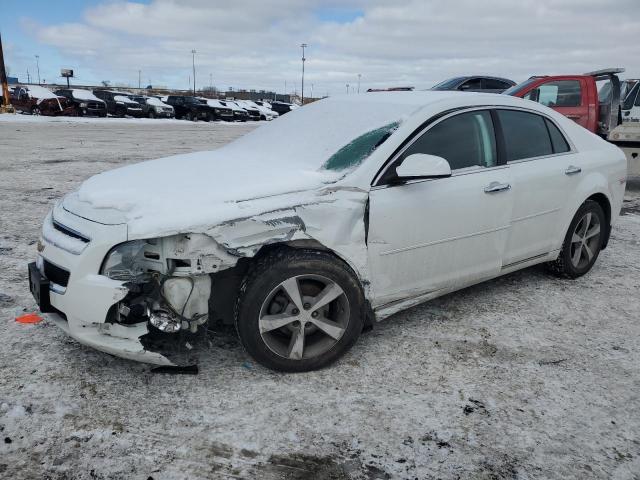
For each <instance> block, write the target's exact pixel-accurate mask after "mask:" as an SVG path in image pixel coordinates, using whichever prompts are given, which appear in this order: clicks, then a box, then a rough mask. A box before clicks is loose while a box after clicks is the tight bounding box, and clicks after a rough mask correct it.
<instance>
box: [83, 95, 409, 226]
mask: <svg viewBox="0 0 640 480" xmlns="http://www.w3.org/2000/svg"><path fill="white" fill-rule="evenodd" d="M353 97H354V99H353V100H350V99H348V98H344V97H343V98H339V97H338V98H337V99H325V100H322V101H319V102H316V103H313V104H310V105H307V106H305V107H304V108H301V109H299V110H296V111H295V112H291V114H287V115H286V116H284V117H282V118H281V119H279V120H278V121H277V122H273V123H272V124H269V125H265V126H263V127H261V128H258V129H256V130H254V131H253V132H251V133H249V134H247V135H246V136H244V137H242V138H240V139H238V140H236V141H235V142H232V143H230V144H228V145H226V146H224V147H222V148H220V149H218V150H215V151H210V152H198V153H192V154H186V155H177V156H174V157H167V158H162V159H159V160H152V161H147V162H142V163H138V164H135V165H131V166H127V167H124V168H119V169H116V170H112V171H110V172H106V173H102V174H99V175H96V176H94V177H92V178H90V179H89V180H87V181H85V182H84V183H83V184H82V186H81V187H80V190H79V197H78V198H79V200H80V201H81V202H88V203H89V204H91V206H93V207H94V208H110V209H116V210H120V211H122V212H125V215H124V216H125V220H126V221H128V222H129V223H130V229H131V230H130V231H136V230H138V231H141V230H145V231H152V230H154V228H155V227H157V229H161V228H162V227H163V226H168V225H171V227H172V228H190V227H192V226H195V225H207V224H212V222H214V221H224V220H227V219H230V218H237V216H238V215H242V213H243V212H240V211H239V209H242V208H250V207H249V206H248V205H247V204H243V205H240V206H239V205H238V204H237V203H236V202H238V201H240V200H247V199H252V198H260V197H271V196H275V195H282V194H285V193H292V192H294V193H295V192H301V191H304V190H312V189H315V188H319V187H322V186H323V185H325V184H327V183H330V182H335V181H336V180H338V179H340V178H342V177H343V176H344V174H345V172H344V171H331V170H326V169H323V168H322V166H323V165H324V164H325V162H326V161H327V160H328V159H329V158H330V157H331V156H332V155H333V154H334V153H336V152H338V151H339V150H340V149H341V148H342V147H344V146H346V145H348V144H349V143H351V142H352V141H353V140H354V139H355V138H357V137H359V136H361V135H363V134H364V133H367V132H370V131H372V130H375V129H379V128H381V127H383V126H385V125H389V124H390V123H396V122H397V123H399V122H401V121H402V120H403V119H404V118H405V117H406V116H408V115H410V114H411V113H413V112H414V111H415V110H416V109H418V108H419V107H420V104H419V103H418V104H416V101H415V99H413V101H411V100H410V99H409V97H397V98H396V99H395V101H392V97H391V96H368V98H366V99H365V95H361V96H360V97H361V98H362V100H357V99H355V96H353ZM403 99H406V100H403ZM297 197H299V198H300V199H303V196H302V195H300V194H299V193H297V194H295V195H294V198H293V199H291V198H289V199H288V202H291V203H293V204H295V203H296V201H297ZM291 203H290V204H291ZM274 206H275V204H273V205H271V204H269V207H274ZM262 207H264V204H263V205H262ZM276 208H278V207H277V206H276ZM244 213H245V214H249V215H251V214H255V212H250V211H247V212H244Z"/></svg>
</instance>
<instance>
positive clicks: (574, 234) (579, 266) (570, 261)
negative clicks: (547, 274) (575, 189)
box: [547, 200, 607, 278]
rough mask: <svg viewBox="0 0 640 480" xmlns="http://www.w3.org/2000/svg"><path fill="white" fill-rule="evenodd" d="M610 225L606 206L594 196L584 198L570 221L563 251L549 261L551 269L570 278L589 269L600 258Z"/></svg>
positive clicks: (548, 265) (576, 276)
mask: <svg viewBox="0 0 640 480" xmlns="http://www.w3.org/2000/svg"><path fill="white" fill-rule="evenodd" d="M606 228H607V225H606V218H605V215H604V211H603V210H602V207H601V206H600V205H599V204H598V203H597V202H594V201H593V200H587V201H586V202H584V203H583V204H582V205H581V206H580V208H579V209H578V211H577V212H576V214H575V216H574V217H573V220H572V221H571V224H570V225H569V230H567V234H566V236H565V238H564V243H563V245H562V250H561V251H560V255H558V258H557V259H556V260H555V261H553V262H549V263H548V264H547V267H548V268H549V270H550V271H551V272H552V273H555V274H556V275H559V276H563V277H568V278H578V277H581V276H582V275H584V274H585V273H587V272H588V271H589V270H591V267H593V264H594V263H596V260H597V259H598V255H599V254H600V250H601V249H602V241H603V239H604V238H605V237H604V233H605V231H606V230H605V229H606Z"/></svg>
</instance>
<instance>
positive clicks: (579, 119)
mask: <svg viewBox="0 0 640 480" xmlns="http://www.w3.org/2000/svg"><path fill="white" fill-rule="evenodd" d="M622 72H624V68H608V69H605V70H598V71H597V72H590V73H585V74H583V75H559V76H549V77H531V78H530V79H529V80H527V81H525V82H523V83H521V84H519V85H516V86H515V87H511V88H510V89H508V90H505V92H504V94H505V95H513V96H515V97H521V98H525V99H527V100H533V101H534V102H539V103H542V104H543V105H546V106H548V107H550V108H553V109H554V110H556V111H557V112H559V113H561V114H563V115H565V116H567V117H569V118H571V119H573V120H574V121H575V122H576V123H578V124H579V125H582V126H583V127H584V128H586V129H587V130H590V131H591V132H593V133H596V134H598V135H600V136H602V137H603V138H605V139H607V140H608V141H610V142H611V143H614V144H615V145H617V146H618V147H620V148H621V149H622V150H623V151H624V152H625V154H626V155H627V159H628V161H629V164H628V168H629V175H632V176H636V175H637V176H640V122H624V123H622V119H623V118H622V110H621V98H620V95H621V86H620V79H619V78H618V74H619V73H622ZM598 87H600V88H599V89H598Z"/></svg>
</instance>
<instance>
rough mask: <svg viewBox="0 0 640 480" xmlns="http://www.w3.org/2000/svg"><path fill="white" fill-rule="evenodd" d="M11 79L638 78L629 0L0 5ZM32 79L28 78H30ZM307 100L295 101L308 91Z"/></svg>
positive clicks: (168, 0) (635, 7)
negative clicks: (64, 74) (613, 71)
mask: <svg viewBox="0 0 640 480" xmlns="http://www.w3.org/2000/svg"><path fill="white" fill-rule="evenodd" d="M0 33H1V34H2V37H3V43H4V47H5V61H6V63H7V65H8V66H9V68H10V70H11V73H12V74H13V75H14V76H15V75H17V76H19V77H20V80H26V72H27V69H28V70H29V73H30V75H32V76H33V75H36V76H37V73H36V61H35V55H39V56H40V76H41V78H45V79H46V80H47V82H51V81H57V82H61V81H62V79H60V78H59V75H60V68H61V67H64V68H73V69H74V70H75V72H76V75H77V77H78V78H77V79H76V80H75V81H76V82H77V83H83V84H98V83H99V82H100V81H102V80H109V81H111V83H112V84H118V83H121V84H129V85H131V86H137V84H138V70H141V71H142V75H141V77H142V84H143V86H145V85H147V84H149V83H151V84H153V85H165V86H170V87H177V88H188V81H189V76H190V75H191V50H192V49H195V50H196V52H197V53H196V56H195V60H196V81H197V86H198V87H200V86H205V85H207V86H208V85H209V83H210V82H212V83H213V85H214V86H216V87H218V88H223V89H226V88H228V87H234V88H255V89H258V90H261V89H267V90H270V89H275V90H277V91H278V92H282V91H283V90H284V88H285V82H286V83H287V91H293V90H298V91H299V90H300V68H301V49H300V47H299V45H300V44H301V43H303V42H304V43H307V44H308V45H309V48H308V50H307V62H306V77H305V78H306V82H307V87H306V88H307V89H309V90H310V89H311V84H313V88H314V92H313V93H314V95H316V96H318V95H325V94H327V93H328V94H337V93H345V92H346V84H350V85H351V86H353V87H356V86H357V84H358V74H361V75H362V77H361V88H362V89H366V88H369V87H383V86H405V85H411V86H415V87H416V88H427V87H430V86H432V85H433V84H435V83H436V82H438V81H440V80H443V79H445V78H447V77H451V76H455V75H467V74H491V75H497V76H504V77H507V78H511V79H513V80H515V81H517V82H520V81H522V80H524V79H526V78H528V77H529V76H531V75H534V74H554V73H583V72H585V71H591V70H596V69H600V68H604V67H617V66H622V67H626V69H627V73H626V74H625V75H623V77H640V49H639V47H638V45H640V0H482V1H478V0H449V1H441V0H440V1H429V0H388V1H381V0H342V1H322V0H263V1H259V0H224V1H218V0H180V1H178V0H173V1H172V0H150V1H148V2H143V1H136V2H133V1H129V2H122V1H104V0H102V1H96V0H90V1H80V0H58V1H50V0H34V1H28V0H22V1H14V0H2V1H1V3H0ZM33 78H35V77H33ZM309 90H307V94H308V93H309Z"/></svg>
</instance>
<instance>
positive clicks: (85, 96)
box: [71, 88, 102, 102]
mask: <svg viewBox="0 0 640 480" xmlns="http://www.w3.org/2000/svg"><path fill="white" fill-rule="evenodd" d="M71 93H72V94H73V96H74V98H77V99H78V100H91V101H94V102H95V101H97V102H101V101H102V100H100V99H99V98H98V97H96V96H95V95H94V94H93V93H91V92H90V91H89V90H82V89H80V88H74V89H73V90H71Z"/></svg>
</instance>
